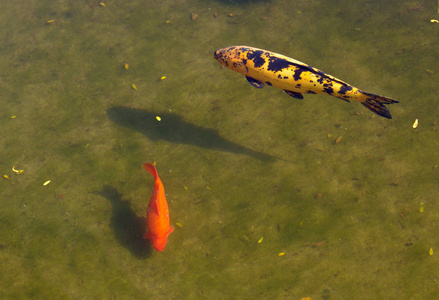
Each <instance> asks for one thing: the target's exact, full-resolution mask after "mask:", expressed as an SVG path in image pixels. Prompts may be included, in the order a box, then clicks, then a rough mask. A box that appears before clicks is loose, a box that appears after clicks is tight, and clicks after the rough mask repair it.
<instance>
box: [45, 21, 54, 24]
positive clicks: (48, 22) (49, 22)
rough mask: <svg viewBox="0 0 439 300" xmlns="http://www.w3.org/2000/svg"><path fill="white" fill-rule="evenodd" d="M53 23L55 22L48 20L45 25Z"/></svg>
mask: <svg viewBox="0 0 439 300" xmlns="http://www.w3.org/2000/svg"><path fill="white" fill-rule="evenodd" d="M53 22H55V20H49V21H47V22H46V23H47V24H52V23H53Z"/></svg>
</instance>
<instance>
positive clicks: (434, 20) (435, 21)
mask: <svg viewBox="0 0 439 300" xmlns="http://www.w3.org/2000/svg"><path fill="white" fill-rule="evenodd" d="M430 22H431V23H439V21H438V20H436V19H431V20H430Z"/></svg>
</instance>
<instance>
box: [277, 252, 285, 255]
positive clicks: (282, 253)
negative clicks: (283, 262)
mask: <svg viewBox="0 0 439 300" xmlns="http://www.w3.org/2000/svg"><path fill="white" fill-rule="evenodd" d="M284 255H285V252H281V253H279V254H278V255H277V256H284Z"/></svg>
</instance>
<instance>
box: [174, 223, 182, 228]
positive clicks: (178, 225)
mask: <svg viewBox="0 0 439 300" xmlns="http://www.w3.org/2000/svg"><path fill="white" fill-rule="evenodd" d="M175 225H176V226H177V227H178V228H182V227H183V225H182V224H181V223H175Z"/></svg>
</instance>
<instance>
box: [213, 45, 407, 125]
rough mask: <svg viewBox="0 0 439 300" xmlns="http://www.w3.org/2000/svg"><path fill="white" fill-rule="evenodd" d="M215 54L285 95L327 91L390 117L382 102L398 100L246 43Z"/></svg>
mask: <svg viewBox="0 0 439 300" xmlns="http://www.w3.org/2000/svg"><path fill="white" fill-rule="evenodd" d="M214 56H215V58H216V59H217V60H218V61H219V62H220V63H221V64H222V65H224V66H226V67H228V68H229V69H232V70H233V71H235V72H238V73H240V74H242V75H244V76H245V77H246V78H247V80H248V82H249V83H250V84H251V85H253V86H254V87H256V88H259V89H261V88H263V87H264V85H265V84H266V85H269V86H274V87H278V88H281V89H283V90H284V91H285V92H286V93H287V94H288V95H290V96H292V97H294V98H297V99H303V94H328V95H330V96H334V97H337V98H340V99H342V100H345V101H347V102H349V101H350V100H354V101H359V102H360V103H361V104H363V105H364V106H365V107H366V108H368V109H370V110H371V111H373V112H374V113H376V114H377V115H379V116H382V117H385V118H388V119H391V118H392V116H391V115H390V112H389V110H388V109H387V107H385V106H384V105H385V104H393V103H398V102H399V101H397V100H394V99H391V98H387V97H383V96H380V95H375V94H371V93H366V92H363V91H361V90H359V89H358V88H356V87H354V86H352V85H350V84H348V83H346V82H344V81H341V80H340V79H338V78H335V77H334V76H331V75H329V74H326V73H324V72H323V71H320V70H319V69H316V68H314V67H311V66H310V65H307V64H305V63H303V62H300V61H298V60H295V59H292V58H289V57H287V56H284V55H282V54H278V53H274V52H270V51H267V50H263V49H258V48H253V47H248V46H232V47H228V48H223V49H218V50H217V51H215V53H214Z"/></svg>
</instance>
